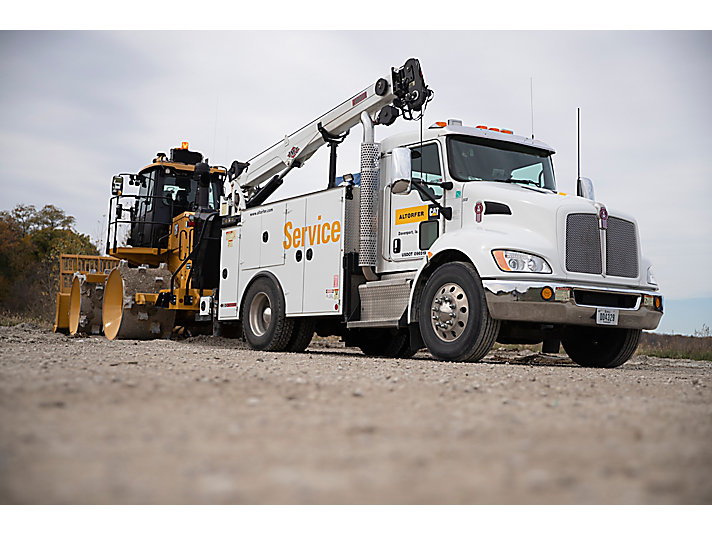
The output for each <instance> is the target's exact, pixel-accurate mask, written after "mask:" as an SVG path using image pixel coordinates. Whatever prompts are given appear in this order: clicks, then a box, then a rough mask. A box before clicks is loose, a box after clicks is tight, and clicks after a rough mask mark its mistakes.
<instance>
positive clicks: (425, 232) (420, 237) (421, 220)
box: [388, 142, 443, 261]
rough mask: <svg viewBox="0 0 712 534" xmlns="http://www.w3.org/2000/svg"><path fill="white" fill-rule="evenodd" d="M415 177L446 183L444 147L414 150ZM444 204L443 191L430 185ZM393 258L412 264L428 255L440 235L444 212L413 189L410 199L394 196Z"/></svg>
mask: <svg viewBox="0 0 712 534" xmlns="http://www.w3.org/2000/svg"><path fill="white" fill-rule="evenodd" d="M410 154H411V169H412V172H411V176H412V177H413V178H420V179H422V180H423V181H425V182H440V181H442V178H443V176H442V164H441V158H440V147H439V145H438V143H437V142H430V143H427V144H424V145H423V146H422V147H421V146H420V145H416V146H413V147H410ZM426 187H428V188H429V190H430V192H431V193H432V195H433V196H434V197H435V198H436V199H438V200H440V199H441V198H442V196H443V190H442V188H441V187H439V186H437V185H426ZM390 219H391V220H390V235H389V245H388V247H389V250H388V251H389V254H390V258H391V260H393V261H412V260H415V259H420V258H421V257H423V256H425V255H426V254H427V251H428V249H429V248H430V246H431V245H432V244H433V242H434V241H435V239H437V237H438V235H439V234H440V210H439V208H438V207H437V206H435V205H434V204H433V203H432V202H431V201H430V200H429V199H428V198H427V197H426V196H425V195H423V194H422V193H421V192H420V191H418V190H417V189H415V188H413V189H412V190H411V192H410V193H409V194H407V195H394V194H391V195H390Z"/></svg>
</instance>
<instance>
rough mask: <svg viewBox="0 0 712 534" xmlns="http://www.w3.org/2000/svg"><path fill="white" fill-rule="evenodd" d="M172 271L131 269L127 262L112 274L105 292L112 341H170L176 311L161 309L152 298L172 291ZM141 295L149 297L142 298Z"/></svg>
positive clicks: (105, 319) (106, 323)
mask: <svg viewBox="0 0 712 534" xmlns="http://www.w3.org/2000/svg"><path fill="white" fill-rule="evenodd" d="M170 281H171V272H170V271H169V270H168V269H167V268H166V266H165V264H162V265H161V266H160V267H158V268H149V267H146V266H141V267H138V268H131V267H129V266H128V264H127V263H126V262H123V261H122V262H121V263H120V264H119V266H118V267H117V268H116V269H114V270H113V271H111V273H110V274H109V278H108V279H107V281H106V288H105V289H104V306H103V313H102V317H103V324H104V333H105V334H106V337H107V338H109V339H155V338H161V337H163V338H167V337H169V336H170V335H171V332H172V331H173V325H174V323H175V311H174V310H169V309H166V308H159V307H156V306H155V305H154V302H151V299H150V296H151V295H156V294H158V292H159V291H160V290H161V289H169V287H170ZM140 295H146V296H149V298H148V299H146V297H145V296H144V297H141V296H140Z"/></svg>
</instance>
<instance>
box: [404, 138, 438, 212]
mask: <svg viewBox="0 0 712 534" xmlns="http://www.w3.org/2000/svg"><path fill="white" fill-rule="evenodd" d="M410 158H411V169H412V170H411V176H412V177H413V178H420V179H421V180H423V181H425V182H431V183H432V182H440V181H442V178H443V172H442V170H441V167H440V152H439V150H438V145H437V143H430V144H429V145H423V146H422V147H419V146H417V147H413V148H411V149H410ZM426 187H428V188H429V189H430V191H431V192H432V194H433V196H434V197H435V198H440V197H442V196H443V188H442V187H440V186H437V185H426ZM418 194H419V195H420V198H421V199H422V200H427V198H426V197H424V196H423V194H422V193H421V192H420V191H418Z"/></svg>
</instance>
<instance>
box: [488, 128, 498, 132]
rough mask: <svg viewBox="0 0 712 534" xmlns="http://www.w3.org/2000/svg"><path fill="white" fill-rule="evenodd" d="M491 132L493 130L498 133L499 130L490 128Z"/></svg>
mask: <svg viewBox="0 0 712 534" xmlns="http://www.w3.org/2000/svg"><path fill="white" fill-rule="evenodd" d="M490 130H492V131H493V132H498V131H499V128H490Z"/></svg>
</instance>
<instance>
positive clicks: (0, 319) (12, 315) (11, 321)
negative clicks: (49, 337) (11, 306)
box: [0, 310, 54, 328]
mask: <svg viewBox="0 0 712 534" xmlns="http://www.w3.org/2000/svg"><path fill="white" fill-rule="evenodd" d="M22 323H31V324H36V325H38V326H42V327H44V328H53V327H54V325H53V324H52V323H50V322H49V321H47V319H45V318H43V317H38V316H34V315H29V314H24V313H16V312H11V311H8V310H0V326H17V325H18V324H22Z"/></svg>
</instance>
